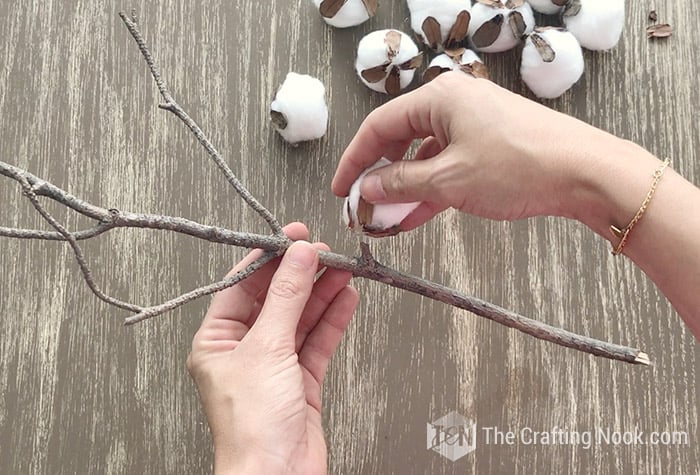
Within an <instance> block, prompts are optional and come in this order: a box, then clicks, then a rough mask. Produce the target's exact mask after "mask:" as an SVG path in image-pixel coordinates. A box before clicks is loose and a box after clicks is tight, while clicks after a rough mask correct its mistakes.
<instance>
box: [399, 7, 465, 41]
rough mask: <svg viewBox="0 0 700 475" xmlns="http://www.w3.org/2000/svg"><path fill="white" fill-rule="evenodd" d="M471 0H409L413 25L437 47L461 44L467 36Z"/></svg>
mask: <svg viewBox="0 0 700 475" xmlns="http://www.w3.org/2000/svg"><path fill="white" fill-rule="evenodd" d="M471 7H472V6H471V0H408V9H409V10H410V11H411V28H413V31H414V32H415V33H416V35H417V36H418V38H419V40H420V41H422V42H423V43H425V44H426V45H427V46H428V47H429V48H431V49H433V50H435V51H444V50H445V49H452V48H457V47H459V45H460V43H461V42H462V41H463V40H464V39H465V38H466V37H467V32H468V30H469V21H470V19H471V14H470V13H469V12H470V10H471Z"/></svg>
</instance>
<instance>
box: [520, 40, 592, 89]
mask: <svg viewBox="0 0 700 475" xmlns="http://www.w3.org/2000/svg"><path fill="white" fill-rule="evenodd" d="M582 74H583V53H582V51H581V46H580V45H579V43H578V41H577V40H576V37H574V35H572V34H571V33H570V32H568V31H565V30H562V29H559V28H551V27H549V28H536V29H535V31H534V32H533V33H531V34H530V35H529V36H528V37H527V39H526V40H525V48H523V55H522V63H521V66H520V75H521V76H522V78H523V81H525V84H527V86H528V87H529V88H530V90H532V92H533V93H535V95H536V96H537V97H540V98H545V99H553V98H555V97H559V96H561V95H562V94H564V93H565V92H566V91H568V90H569V89H570V88H571V86H573V85H574V84H575V83H576V81H578V80H579V79H580V78H581V75H582Z"/></svg>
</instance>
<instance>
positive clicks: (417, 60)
mask: <svg viewBox="0 0 700 475" xmlns="http://www.w3.org/2000/svg"><path fill="white" fill-rule="evenodd" d="M422 65H423V53H418V54H417V55H415V56H414V57H413V58H411V59H409V60H408V61H406V62H405V63H401V64H400V65H399V69H401V70H402V71H409V70H411V69H418V68H420V67H421V66H422Z"/></svg>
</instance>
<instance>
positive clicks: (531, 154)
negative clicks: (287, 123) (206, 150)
mask: <svg viewBox="0 0 700 475" xmlns="http://www.w3.org/2000/svg"><path fill="white" fill-rule="evenodd" d="M417 138H420V139H424V140H423V144H422V146H421V147H420V148H419V151H418V152H417V154H416V156H415V157H414V158H415V160H403V158H404V155H405V153H406V151H407V149H408V147H409V146H410V144H411V142H412V141H413V140H414V139H417ZM620 142H623V141H622V140H620V139H618V138H616V137H613V136H611V135H609V134H607V133H605V132H603V131H601V130H599V129H596V128H594V127H592V126H590V125H587V124H585V123H583V122H581V121H579V120H577V119H574V118H572V117H569V116H567V115H564V114H561V113H558V112H555V111H553V110H551V109H548V108H547V107H544V106H542V105H540V104H538V103H535V102H533V101H530V100H528V99H526V98H524V97H522V96H519V95H517V94H514V93H512V92H510V91H508V90H506V89H503V88H501V87H499V86H497V85H496V84H494V83H492V82H490V81H487V80H483V79H472V78H469V77H467V76H465V75H464V74H461V73H447V74H443V75H441V76H439V77H438V78H437V79H435V80H433V81H431V82H430V83H428V84H427V85H425V86H422V87H420V88H419V89H417V90H415V91H413V92H411V93H409V94H405V95H403V96H401V97H398V98H397V99H394V100H392V101H390V102H388V103H387V104H385V105H384V106H382V107H380V108H378V109H376V110H375V111H374V112H372V113H371V114H370V115H369V116H368V117H367V119H366V120H365V121H364V123H363V124H362V126H361V127H360V129H359V131H358V132H357V134H356V135H355V138H354V139H353V140H352V142H351V143H350V145H349V146H348V148H347V150H346V151H345V153H344V154H343V157H342V158H341V160H340V164H339V166H338V170H337V171H336V175H335V178H334V180H333V185H332V188H333V192H334V193H335V194H336V195H338V196H346V195H347V194H348V192H349V190H350V187H351V185H352V183H353V182H354V181H355V180H356V179H357V178H358V176H359V175H360V173H361V172H362V171H363V170H364V169H366V168H367V167H369V166H370V165H372V164H373V163H375V162H376V161H377V160H378V159H380V158H381V157H386V158H388V159H389V160H391V161H393V162H394V163H393V164H392V165H390V166H387V167H385V168H382V169H379V170H377V171H374V172H372V173H370V174H369V175H367V176H366V177H365V178H364V179H363V180H362V186H361V192H362V196H363V198H365V200H367V201H369V202H370V203H385V202H411V201H421V202H423V205H422V206H421V207H419V208H418V209H417V210H416V211H415V212H414V213H413V214H412V215H411V216H409V217H408V218H406V220H404V222H403V223H402V228H403V229H404V230H409V229H412V228H415V227H417V226H419V225H421V224H423V223H424V222H426V221H428V220H429V219H431V218H432V217H433V216H435V215H436V214H438V213H440V212H442V211H444V210H445V209H447V208H456V209H459V210H461V211H463V212H466V213H470V214H473V215H477V216H481V217H484V218H490V219H497V220H515V219H520V218H527V217H530V216H536V215H558V216H568V217H575V218H579V219H581V218H582V217H581V216H577V214H578V212H579V211H581V208H582V204H584V206H583V207H585V201H586V200H587V199H588V198H589V194H591V193H589V191H590V190H589V186H588V183H587V180H586V175H587V173H586V170H584V169H583V168H586V167H589V168H590V167H592V166H593V167H595V159H596V156H598V155H599V154H598V153H597V150H600V149H605V148H607V149H608V150H613V149H614V148H615V147H616V146H619V143H620Z"/></svg>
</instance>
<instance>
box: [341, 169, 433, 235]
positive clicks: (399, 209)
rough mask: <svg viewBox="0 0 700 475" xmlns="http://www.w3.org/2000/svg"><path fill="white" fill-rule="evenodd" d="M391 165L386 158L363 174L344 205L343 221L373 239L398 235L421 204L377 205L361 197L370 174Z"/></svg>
mask: <svg viewBox="0 0 700 475" xmlns="http://www.w3.org/2000/svg"><path fill="white" fill-rule="evenodd" d="M389 164H391V162H390V161H389V160H387V159H386V158H382V159H380V160H379V161H378V162H377V163H375V164H374V165H372V166H371V167H369V168H368V169H367V170H365V171H364V172H362V174H361V175H360V176H359V178H358V179H357V180H356V181H355V183H353V185H352V187H351V188H350V194H349V195H348V197H347V198H345V203H344V204H343V220H344V221H345V224H346V225H347V226H348V227H349V228H350V229H352V230H354V231H358V232H363V233H365V234H367V235H369V236H372V237H386V236H393V235H395V234H398V233H399V232H400V231H401V229H400V228H399V225H400V224H401V221H403V220H404V219H405V218H406V217H407V216H408V215H409V214H411V213H412V212H413V211H414V210H415V209H416V208H418V206H419V205H420V203H394V204H376V205H372V204H370V203H367V202H366V201H365V200H364V199H363V198H362V196H361V195H360V183H361V182H362V179H363V178H364V177H365V175H367V174H368V173H369V172H371V171H373V170H376V169H377V168H382V167H385V166H387V165H389Z"/></svg>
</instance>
